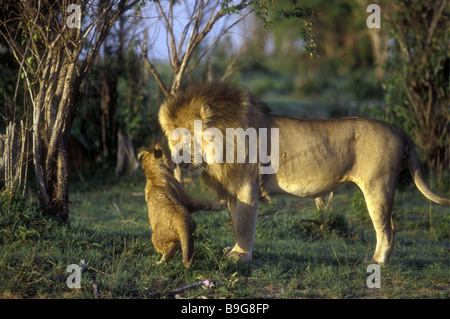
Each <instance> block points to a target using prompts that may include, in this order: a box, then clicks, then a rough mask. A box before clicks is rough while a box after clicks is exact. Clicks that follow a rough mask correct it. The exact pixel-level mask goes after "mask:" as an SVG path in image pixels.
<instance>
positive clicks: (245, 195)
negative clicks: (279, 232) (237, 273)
mask: <svg viewBox="0 0 450 319" xmlns="http://www.w3.org/2000/svg"><path fill="white" fill-rule="evenodd" d="M229 208H230V212H231V219H232V222H233V229H234V233H235V235H236V244H235V245H234V247H233V248H232V249H227V248H226V251H225V252H226V253H227V256H228V258H231V259H234V260H236V261H239V262H240V261H249V260H251V259H252V250H253V243H254V239H255V229H256V220H257V218H258V192H257V191H256V192H255V191H254V190H252V188H249V189H248V190H247V191H245V190H244V192H241V193H240V196H239V197H238V198H232V199H230V200H229Z"/></svg>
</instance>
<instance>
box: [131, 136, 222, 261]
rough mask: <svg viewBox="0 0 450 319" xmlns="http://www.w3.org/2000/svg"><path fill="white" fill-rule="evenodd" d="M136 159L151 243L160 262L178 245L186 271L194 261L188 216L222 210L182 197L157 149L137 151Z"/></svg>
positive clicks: (211, 203) (167, 161) (166, 160)
mask: <svg viewBox="0 0 450 319" xmlns="http://www.w3.org/2000/svg"><path fill="white" fill-rule="evenodd" d="M138 159H139V160H140V161H141V164H142V167H143V168H144V171H145V176H146V181H147V182H146V186H145V200H146V201H147V207H148V218H149V222H150V228H151V229H152V243H153V245H154V247H155V249H156V250H157V251H158V252H159V253H161V254H162V255H163V256H162V259H161V261H160V262H166V261H167V260H169V259H170V258H172V257H173V255H174V253H175V251H176V249H177V244H178V243H181V250H182V253H183V263H184V266H185V267H186V268H189V267H190V266H191V265H192V263H193V260H194V250H193V246H194V242H193V239H192V233H193V232H194V230H195V222H194V220H193V219H192V217H191V215H190V213H193V212H195V211H198V210H223V209H225V208H226V204H225V202H222V203H219V202H216V201H210V200H206V199H201V198H194V197H191V196H189V195H188V194H186V192H185V190H184V188H183V186H182V185H181V184H180V183H179V182H178V181H177V180H176V179H175V178H174V177H173V176H172V174H171V171H170V163H171V161H170V159H169V158H168V156H167V154H165V152H164V151H163V150H162V149H161V147H160V146H158V145H157V146H155V148H154V150H153V151H152V152H146V151H143V152H140V153H139V154H138Z"/></svg>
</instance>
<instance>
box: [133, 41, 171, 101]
mask: <svg viewBox="0 0 450 319" xmlns="http://www.w3.org/2000/svg"><path fill="white" fill-rule="evenodd" d="M138 44H139V46H140V47H141V50H142V57H143V58H144V60H145V62H146V63H147V65H148V67H149V68H150V72H152V74H153V76H154V77H155V79H156V82H158V84H159V87H160V88H161V90H162V91H163V93H164V95H165V96H166V97H170V96H171V94H170V92H169V91H167V88H166V86H165V85H164V82H163V80H162V79H161V76H160V75H159V73H158V71H157V70H156V68H155V66H154V65H153V64H152V63H151V62H150V60H149V59H148V56H147V34H144V44H141V43H140V42H138Z"/></svg>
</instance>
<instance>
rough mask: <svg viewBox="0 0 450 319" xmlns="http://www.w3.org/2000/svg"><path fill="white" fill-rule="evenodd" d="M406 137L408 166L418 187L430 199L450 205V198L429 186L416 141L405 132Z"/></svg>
mask: <svg viewBox="0 0 450 319" xmlns="http://www.w3.org/2000/svg"><path fill="white" fill-rule="evenodd" d="M405 137H406V141H407V143H408V144H407V146H408V148H407V150H406V154H407V158H408V167H409V171H410V173H411V176H412V178H413V180H414V183H415V184H416V186H417V188H418V189H419V190H420V192H421V193H422V194H423V195H425V197H426V198H428V199H429V200H431V201H433V202H435V203H437V204H441V205H445V206H449V205H450V200H449V199H448V198H445V197H441V196H439V195H437V194H436V193H434V192H433V191H432V190H431V188H430V187H429V186H428V184H427V182H426V181H425V178H424V177H423V174H422V171H421V170H420V165H419V158H418V156H417V153H416V149H415V147H414V143H413V142H412V141H411V139H410V138H409V136H407V135H406V134H405Z"/></svg>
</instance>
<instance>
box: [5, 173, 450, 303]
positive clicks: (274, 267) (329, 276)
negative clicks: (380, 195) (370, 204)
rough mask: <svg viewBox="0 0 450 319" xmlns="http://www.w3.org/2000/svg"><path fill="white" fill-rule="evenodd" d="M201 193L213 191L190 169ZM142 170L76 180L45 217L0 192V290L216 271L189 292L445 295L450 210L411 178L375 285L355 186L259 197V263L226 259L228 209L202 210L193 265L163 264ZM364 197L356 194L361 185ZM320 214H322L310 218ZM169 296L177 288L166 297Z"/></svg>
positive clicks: (29, 291) (128, 283)
mask: <svg viewBox="0 0 450 319" xmlns="http://www.w3.org/2000/svg"><path fill="white" fill-rule="evenodd" d="M187 187H188V188H189V190H190V192H191V193H192V194H194V195H196V196H204V197H208V198H213V197H212V196H211V194H210V193H209V192H208V191H207V190H206V188H205V187H204V186H203V185H202V184H201V183H200V182H198V181H197V180H196V178H195V177H194V178H192V182H189V180H188V183H187ZM143 190H144V178H143V177H142V176H140V175H139V176H135V177H134V178H125V179H121V180H115V179H114V178H112V177H109V178H107V179H105V180H103V181H99V180H94V181H91V182H85V183H81V182H76V183H72V184H71V194H70V201H71V203H70V220H69V222H68V223H61V222H59V221H55V220H53V219H51V218H48V217H46V216H44V215H42V213H41V212H40V211H39V210H38V209H37V208H35V207H33V206H30V205H29V204H25V203H24V201H22V200H19V199H13V200H11V199H10V198H9V197H8V196H5V195H4V196H3V197H2V198H1V201H0V211H1V215H0V297H3V298H94V289H93V283H96V284H97V286H98V292H99V295H100V297H101V298H105V299H107V298H154V297H157V296H158V295H159V294H163V293H165V292H167V291H170V290H172V289H176V288H180V287H183V286H184V285H187V284H192V283H195V282H198V281H199V280H205V279H209V280H212V281H214V284H215V287H214V288H212V289H207V290H205V289H202V288H196V289H191V290H188V291H186V292H184V293H181V294H180V296H181V297H184V298H204V297H206V298H449V270H450V267H449V266H450V265H449V237H450V234H449V209H448V207H443V206H439V205H434V204H431V205H430V204H429V202H428V201H427V200H426V199H425V198H424V197H423V196H422V195H421V194H420V193H419V192H418V191H417V190H416V189H415V188H413V187H412V186H411V187H407V188H405V189H404V190H402V191H398V192H397V196H396V203H395V208H394V222H395V224H396V227H397V229H398V232H397V236H396V242H395V248H394V252H393V255H392V257H391V260H390V263H389V264H387V265H385V266H383V267H382V268H381V288H380V289H375V288H374V289H369V288H367V286H366V280H367V277H368V276H369V273H367V272H366V269H367V266H365V265H362V264H361V259H362V258H363V257H365V256H370V255H371V254H372V253H373V250H374V248H375V234H374V231H373V228H372V225H371V222H370V219H369V218H368V217H367V213H366V212H365V207H364V205H361V198H360V195H355V192H357V191H356V190H355V188H354V187H350V186H344V187H343V188H341V189H339V190H338V191H337V192H336V193H335V198H334V202H333V207H332V209H331V210H330V211H327V212H317V211H316V209H315V205H314V201H313V200H296V199H293V198H288V197H283V196H274V197H273V203H272V204H271V205H262V206H260V210H259V214H260V217H259V218H258V224H257V232H256V239H255V247H254V257H253V260H252V262H251V263H248V264H243V265H239V264H235V263H232V262H229V261H228V260H227V259H226V258H225V257H224V255H223V253H222V249H223V248H224V247H226V246H230V245H233V244H234V234H233V230H232V224H231V220H230V217H229V214H228V212H227V211H223V212H199V213H196V214H194V215H193V217H194V220H195V221H196V223H197V230H196V232H195V233H194V239H195V250H196V252H197V254H196V257H195V262H194V264H193V266H192V267H191V268H190V269H185V268H184V267H183V263H182V261H181V255H180V253H177V254H176V255H175V258H174V259H172V260H171V261H169V263H167V264H165V265H158V264H156V262H157V261H158V260H159V259H160V255H159V254H158V253H157V252H156V251H155V250H154V248H153V246H152V243H151V240H150V236H151V232H150V230H149V227H148V218H147V208H146V203H145V200H144V197H143V196H142V193H143ZM356 194H358V193H356ZM311 220H315V221H316V222H312V221H311ZM81 259H85V260H86V261H87V266H86V269H85V271H84V272H83V274H82V276H81V288H80V289H69V288H68V287H67V285H66V280H67V278H68V276H69V275H70V273H67V272H66V269H67V267H68V266H69V265H70V264H78V263H80V261H81ZM162 297H163V298H173V296H164V295H163V296H162Z"/></svg>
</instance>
